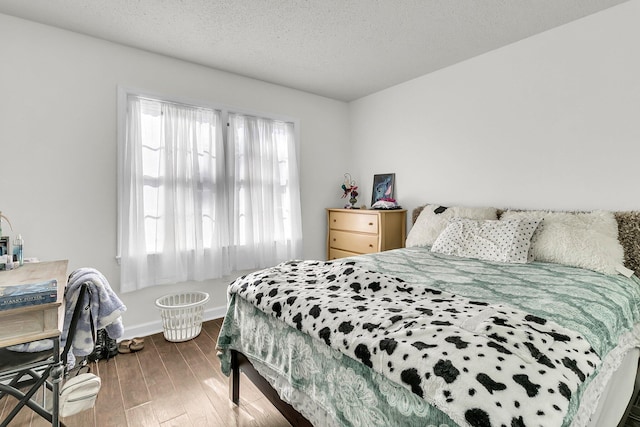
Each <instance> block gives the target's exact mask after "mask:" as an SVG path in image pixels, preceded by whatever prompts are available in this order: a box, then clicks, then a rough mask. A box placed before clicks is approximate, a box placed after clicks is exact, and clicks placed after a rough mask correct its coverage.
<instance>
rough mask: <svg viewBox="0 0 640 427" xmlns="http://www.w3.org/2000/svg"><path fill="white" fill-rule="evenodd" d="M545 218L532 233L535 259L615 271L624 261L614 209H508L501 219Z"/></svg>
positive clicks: (595, 269) (605, 271) (609, 271)
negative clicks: (558, 210)
mask: <svg viewBox="0 0 640 427" xmlns="http://www.w3.org/2000/svg"><path fill="white" fill-rule="evenodd" d="M522 218H538V219H542V222H541V224H540V230H539V232H537V233H536V234H535V236H533V239H532V242H531V252H532V253H533V256H534V258H535V260H536V261H545V262H553V263H556V264H564V265H569V266H573V267H580V268H586V269H589V270H594V271H599V272H601V273H606V274H616V273H617V270H616V268H617V267H618V266H621V265H623V264H624V249H623V248H622V245H621V244H620V242H619V240H618V222H617V221H616V218H615V215H614V214H613V212H606V211H593V212H578V213H572V212H546V211H506V212H504V213H503V214H502V216H501V220H513V219H522Z"/></svg>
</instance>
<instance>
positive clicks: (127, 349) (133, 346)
mask: <svg viewBox="0 0 640 427" xmlns="http://www.w3.org/2000/svg"><path fill="white" fill-rule="evenodd" d="M143 348H144V338H132V339H130V340H122V341H120V342H119V343H118V353H123V354H124V353H132V352H134V351H139V350H142V349H143Z"/></svg>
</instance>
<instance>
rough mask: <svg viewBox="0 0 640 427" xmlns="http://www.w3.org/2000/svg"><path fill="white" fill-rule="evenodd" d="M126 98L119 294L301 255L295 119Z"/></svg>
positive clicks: (121, 149)
mask: <svg viewBox="0 0 640 427" xmlns="http://www.w3.org/2000/svg"><path fill="white" fill-rule="evenodd" d="M121 103H123V104H125V105H126V111H125V112H123V113H122V115H123V116H124V118H123V122H124V123H123V126H122V130H121V136H120V145H119V208H118V209H119V212H118V214H119V215H118V255H119V257H120V261H121V288H122V290H123V291H125V292H126V291H131V290H135V289H140V288H143V287H146V286H152V285H156V284H163V283H177V282H183V281H187V280H205V279H212V278H216V277H222V276H223V275H225V274H228V273H229V272H230V271H231V270H242V269H252V268H261V267H266V266H269V265H274V264H277V263H278V262H281V261H284V260H287V259H290V258H299V257H300V256H301V248H302V238H301V224H300V202H299V185H298V171H297V161H296V154H295V148H296V145H295V132H294V130H295V128H294V124H293V123H289V122H285V121H279V120H274V119H271V118H263V117H256V116H249V115H244V114H240V113H228V112H227V111H226V110H225V109H223V108H220V109H216V108H209V107H201V106H194V105H188V104H184V103H177V102H171V101H166V100H161V99H157V98H154V97H147V96H141V95H139V94H134V93H126V94H125V93H123V94H122V95H121ZM223 117H228V119H229V123H228V124H227V123H225V121H224V120H223ZM223 123H224V125H223ZM225 125H228V133H227V132H226V129H225V127H227V126H225ZM225 138H227V139H225Z"/></svg>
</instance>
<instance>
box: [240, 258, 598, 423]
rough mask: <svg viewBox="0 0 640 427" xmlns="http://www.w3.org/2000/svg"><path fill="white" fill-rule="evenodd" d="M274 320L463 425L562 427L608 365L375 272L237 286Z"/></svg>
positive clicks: (516, 316) (281, 272) (523, 322)
mask: <svg viewBox="0 0 640 427" xmlns="http://www.w3.org/2000/svg"><path fill="white" fill-rule="evenodd" d="M229 293H231V294H233V293H236V294H238V295H239V296H240V297H242V298H243V299H245V300H247V301H249V302H250V303H252V304H254V305H255V306H256V307H258V308H259V309H260V310H262V311H263V312H265V313H268V314H271V315H273V316H275V317H277V318H279V319H281V320H283V321H284V322H286V323H287V324H289V325H291V326H293V327H295V328H297V329H299V330H301V331H303V332H305V333H308V334H310V335H311V336H313V337H315V338H318V339H320V340H322V341H324V342H325V343H326V344H327V345H330V346H331V347H333V348H335V349H337V350H339V351H341V352H343V353H345V354H346V355H348V356H349V357H351V358H353V359H355V360H358V361H360V362H362V363H363V364H365V365H367V366H369V367H370V368H372V369H374V370H375V371H377V372H379V373H381V374H382V375H384V376H386V377H387V378H389V379H390V380H391V381H394V382H396V383H398V384H401V385H402V386H404V387H406V388H408V389H409V390H411V391H412V392H413V393H415V394H417V395H419V396H421V397H423V398H424V399H425V400H427V401H428V402H429V403H431V404H433V405H435V406H437V407H438V408H439V409H441V410H442V411H444V412H445V413H447V414H448V415H449V416H450V417H451V418H452V419H453V420H454V421H456V422H457V423H459V424H460V425H471V426H514V427H516V426H550V425H558V426H559V425H562V423H563V418H564V416H565V414H566V412H567V408H568V404H569V399H570V397H571V394H572V393H574V392H575V391H576V389H577V388H578V386H579V384H580V383H582V382H583V381H584V380H585V378H587V377H588V376H589V375H590V374H592V373H593V372H594V370H595V369H596V367H597V366H598V365H599V364H600V359H599V357H598V355H597V354H596V352H595V351H594V350H593V349H592V348H591V346H590V345H589V344H588V342H587V341H586V340H585V339H584V338H583V337H582V336H580V334H578V333H576V332H573V331H570V330H567V329H565V328H563V327H561V326H559V325H558V324H556V323H554V322H551V321H548V320H546V319H542V318H540V317H537V316H534V315H529V314H527V313H524V312H522V311H520V310H517V309H514V308H511V307H507V306H504V305H500V304H487V303H484V302H482V301H474V300H472V299H468V298H462V297H458V296H456V295H453V294H449V293H445V292H443V291H439V290H436V289H430V288H427V287H421V286H417V285H415V284H408V283H406V282H404V281H402V280H401V279H399V278H394V277H390V276H387V275H384V274H380V273H374V272H370V271H368V270H365V269H363V268H360V267H358V266H357V265H356V264H355V263H354V262H353V261H347V262H344V261H337V262H336V261H334V262H322V261H291V262H287V263H283V264H280V265H278V266H276V267H274V268H270V269H267V270H262V271H258V272H256V273H252V274H249V275H247V276H244V277H242V278H240V279H238V280H236V281H235V282H234V283H232V284H231V285H230V286H229Z"/></svg>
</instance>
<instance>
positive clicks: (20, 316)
mask: <svg viewBox="0 0 640 427" xmlns="http://www.w3.org/2000/svg"><path fill="white" fill-rule="evenodd" d="M67 264H68V261H67V260H64V261H50V262H34V263H26V264H24V265H23V266H22V267H18V268H16V269H13V270H9V271H0V285H22V284H29V283H37V282H43V281H45V280H50V279H56V280H57V281H58V299H57V300H56V302H52V303H48V304H37V305H31V306H26V307H18V308H13V309H11V310H0V347H7V346H10V345H14V344H22V343H26V342H30V341H35V340H41V339H45V338H55V337H58V336H59V335H60V331H62V322H63V321H64V307H63V305H64V304H63V302H64V288H65V286H66V285H67Z"/></svg>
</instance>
